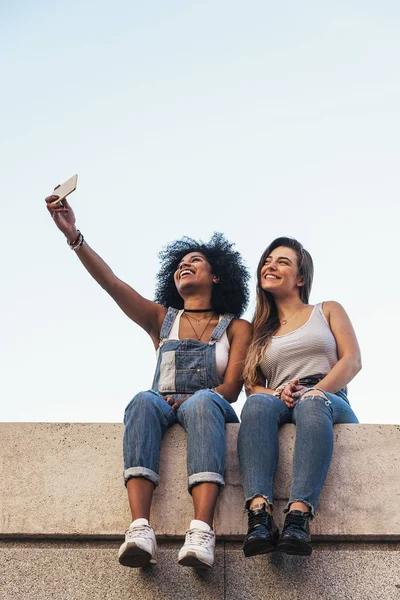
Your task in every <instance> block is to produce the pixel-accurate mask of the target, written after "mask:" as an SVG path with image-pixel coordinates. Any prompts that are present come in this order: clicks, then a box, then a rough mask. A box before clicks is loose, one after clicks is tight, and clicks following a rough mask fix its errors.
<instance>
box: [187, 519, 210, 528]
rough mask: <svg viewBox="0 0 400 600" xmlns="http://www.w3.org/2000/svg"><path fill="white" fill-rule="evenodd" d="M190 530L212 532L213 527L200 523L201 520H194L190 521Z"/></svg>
mask: <svg viewBox="0 0 400 600" xmlns="http://www.w3.org/2000/svg"><path fill="white" fill-rule="evenodd" d="M189 529H201V530H202V531H212V529H211V527H210V526H209V525H208V524H207V523H205V522H204V521H199V519H193V521H190V525H189Z"/></svg>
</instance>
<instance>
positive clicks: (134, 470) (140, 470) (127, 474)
mask: <svg viewBox="0 0 400 600" xmlns="http://www.w3.org/2000/svg"><path fill="white" fill-rule="evenodd" d="M133 477H143V478H144V479H148V480H149V481H151V482H152V483H153V484H154V487H157V486H158V484H159V483H160V477H159V475H157V473H155V472H154V471H152V470H151V469H146V467H129V469H125V471H124V481H125V485H126V484H127V483H128V481H129V480H130V479H132V478H133Z"/></svg>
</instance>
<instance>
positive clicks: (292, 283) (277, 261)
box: [260, 246, 304, 296]
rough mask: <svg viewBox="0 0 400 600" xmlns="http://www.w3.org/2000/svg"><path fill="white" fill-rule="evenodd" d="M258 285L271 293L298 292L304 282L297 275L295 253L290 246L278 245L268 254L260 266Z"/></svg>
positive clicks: (282, 294)
mask: <svg viewBox="0 0 400 600" xmlns="http://www.w3.org/2000/svg"><path fill="white" fill-rule="evenodd" d="M260 285H261V287H262V289H263V290H265V291H266V292H270V293H271V294H273V295H279V296H286V295H290V294H292V293H293V292H296V293H297V294H299V292H300V287H302V286H303V285H304V282H303V280H302V279H301V277H300V276H299V272H298V259H297V254H296V252H295V251H294V250H292V248H287V247H286V246H278V248H275V249H274V250H272V252H271V253H270V254H268V256H267V257H266V259H265V262H264V265H263V266H262V267H261V271H260Z"/></svg>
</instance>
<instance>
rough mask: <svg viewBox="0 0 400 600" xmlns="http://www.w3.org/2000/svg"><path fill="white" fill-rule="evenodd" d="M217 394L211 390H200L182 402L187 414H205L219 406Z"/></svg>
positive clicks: (198, 415) (199, 415)
mask: <svg viewBox="0 0 400 600" xmlns="http://www.w3.org/2000/svg"><path fill="white" fill-rule="evenodd" d="M215 396H216V394H214V393H213V392H211V391H210V390H199V391H198V392H196V393H195V394H193V396H190V398H188V399H187V400H186V402H184V403H183V404H182V408H183V409H184V412H185V413H186V414H195V415H196V416H197V417H201V416H205V415H207V414H208V413H210V411H212V410H214V409H215V408H216V407H217V402H216V397H215Z"/></svg>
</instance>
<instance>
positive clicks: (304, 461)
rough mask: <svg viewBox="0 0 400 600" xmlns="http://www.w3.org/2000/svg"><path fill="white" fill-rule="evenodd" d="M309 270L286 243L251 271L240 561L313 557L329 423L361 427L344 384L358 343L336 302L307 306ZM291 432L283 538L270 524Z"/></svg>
mask: <svg viewBox="0 0 400 600" xmlns="http://www.w3.org/2000/svg"><path fill="white" fill-rule="evenodd" d="M313 271H314V269H313V262H312V258H311V256H310V254H309V253H308V252H307V250H305V249H304V248H303V246H302V245H301V244H300V243H299V242H298V241H297V240H294V239H292V238H287V237H281V238H277V239H276V240H274V241H273V242H272V243H271V244H270V245H269V246H268V247H267V249H266V250H265V252H264V253H263V255H262V256H261V259H260V262H259V265H258V269H257V280H258V286H257V306H256V312H255V316H254V320H253V340H252V343H251V346H250V349H249V352H248V354H247V359H246V364H245V371H244V376H245V385H246V389H247V392H248V398H247V401H246V403H245V405H244V408H243V411H242V423H241V427H240V432H239V440H238V451H239V460H240V467H241V472H242V477H243V485H244V490H245V498H246V508H247V510H248V517H249V530H248V533H247V536H246V539H245V541H244V546H243V551H244V554H245V555H246V556H253V555H256V554H265V553H267V552H271V551H274V550H276V549H278V550H281V551H283V552H286V553H288V554H304V555H308V554H311V551H312V548H311V545H310V540H311V537H310V532H309V520H310V519H312V518H313V517H314V516H315V511H316V508H317V505H318V500H319V497H320V494H321V491H322V488H323V485H324V482H325V478H326V476H327V473H328V470H329V466H330V462H331V458H332V451H333V428H332V426H333V425H334V424H335V423H358V420H357V417H356V415H355V414H354V412H353V410H352V409H351V407H350V404H349V401H348V398H347V384H348V383H349V381H350V380H351V379H353V377H354V376H355V375H356V373H357V372H358V371H359V370H360V368H361V358H360V351H359V347H358V343H357V339H356V336H355V333H354V330H353V327H352V325H351V323H350V320H349V317H348V316H347V314H346V312H345V310H344V309H343V307H342V306H341V305H340V304H338V303H337V302H332V301H329V302H323V303H320V304H316V305H315V306H312V305H310V304H309V303H308V300H309V295H310V291H311V285H312V280H313ZM284 423H295V424H296V431H297V433H296V444H295V451H294V463H293V482H292V488H291V493H290V498H289V502H288V505H287V507H286V509H285V512H286V513H287V515H286V519H285V524H284V527H283V531H282V533H281V534H280V535H279V531H278V529H277V527H276V525H275V523H274V521H273V519H272V507H273V486H274V478H275V472H276V467H277V463H278V450H279V447H278V429H279V427H280V426H281V425H283V424H284Z"/></svg>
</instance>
